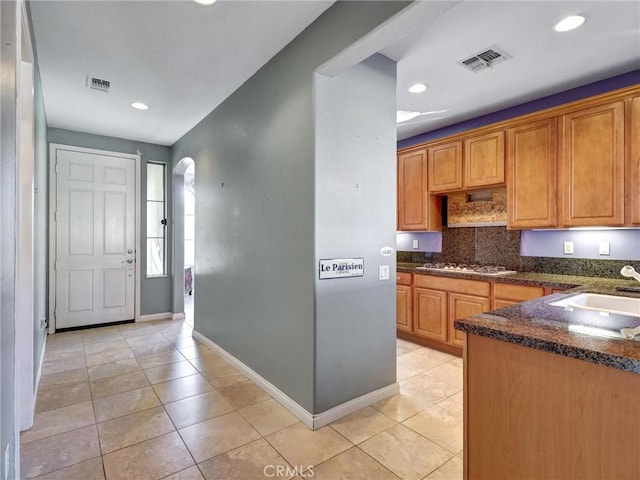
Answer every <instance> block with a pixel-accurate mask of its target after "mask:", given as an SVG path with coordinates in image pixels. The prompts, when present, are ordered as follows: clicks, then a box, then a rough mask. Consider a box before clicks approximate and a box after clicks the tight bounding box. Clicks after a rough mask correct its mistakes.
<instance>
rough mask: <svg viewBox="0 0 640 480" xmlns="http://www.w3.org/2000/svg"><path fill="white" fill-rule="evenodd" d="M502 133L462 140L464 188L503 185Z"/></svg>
mask: <svg viewBox="0 0 640 480" xmlns="http://www.w3.org/2000/svg"><path fill="white" fill-rule="evenodd" d="M504 180H505V178H504V132H503V131H499V132H491V133H486V134H484V135H478V136H475V137H469V138H466V139H465V140H464V187H465V188H474V187H484V186H487V185H496V184H500V183H504Z"/></svg>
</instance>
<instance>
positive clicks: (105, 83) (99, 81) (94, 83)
mask: <svg viewBox="0 0 640 480" xmlns="http://www.w3.org/2000/svg"><path fill="white" fill-rule="evenodd" d="M87 88H92V89H93V90H100V91H101V92H108V91H109V89H110V88H111V82H110V81H109V80H105V79H104V78H98V77H94V76H93V75H87Z"/></svg>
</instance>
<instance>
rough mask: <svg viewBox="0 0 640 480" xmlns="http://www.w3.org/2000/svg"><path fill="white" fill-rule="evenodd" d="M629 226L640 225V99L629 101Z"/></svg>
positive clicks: (634, 98) (635, 98)
mask: <svg viewBox="0 0 640 480" xmlns="http://www.w3.org/2000/svg"><path fill="white" fill-rule="evenodd" d="M629 107H630V110H629V140H628V142H629V158H628V159H627V164H628V171H629V177H628V180H627V205H628V208H629V219H628V221H627V223H628V224H632V225H640V97H633V98H631V99H630V100H629Z"/></svg>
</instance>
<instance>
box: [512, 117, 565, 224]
mask: <svg viewBox="0 0 640 480" xmlns="http://www.w3.org/2000/svg"><path fill="white" fill-rule="evenodd" d="M557 135H558V133H557V119H556V118H555V117H554V118H548V119H545V120H540V121H538V122H532V123H527V124H523V125H518V126H516V127H513V128H509V129H507V172H508V177H507V226H508V227H509V228H545V227H555V226H556V225H557V221H558V220H557V208H556V206H557V196H556V188H557V183H556V175H557Z"/></svg>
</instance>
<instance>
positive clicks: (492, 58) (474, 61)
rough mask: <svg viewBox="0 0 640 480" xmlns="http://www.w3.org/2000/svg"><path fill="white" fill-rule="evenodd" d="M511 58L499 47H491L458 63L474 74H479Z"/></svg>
mask: <svg viewBox="0 0 640 480" xmlns="http://www.w3.org/2000/svg"><path fill="white" fill-rule="evenodd" d="M508 58H509V57H508V56H507V55H506V54H505V53H504V52H502V51H501V50H500V49H498V48H497V47H493V46H492V47H489V48H485V49H484V50H481V51H480V52H478V53H476V54H475V55H472V56H471V57H469V58H466V59H464V60H461V61H459V62H458V63H459V64H460V65H462V66H463V67H465V68H467V69H468V70H471V71H472V72H479V71H480V70H485V69H487V68H490V67H492V66H493V65H495V64H496V63H500V62H504V61H505V60H506V59H508Z"/></svg>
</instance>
